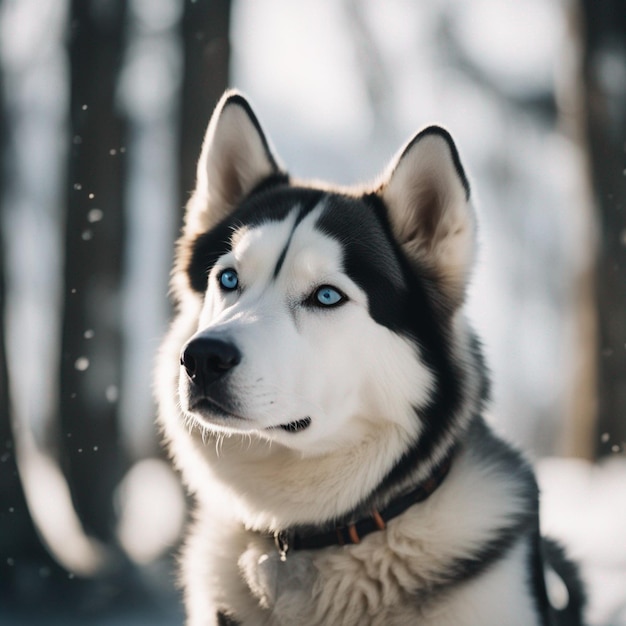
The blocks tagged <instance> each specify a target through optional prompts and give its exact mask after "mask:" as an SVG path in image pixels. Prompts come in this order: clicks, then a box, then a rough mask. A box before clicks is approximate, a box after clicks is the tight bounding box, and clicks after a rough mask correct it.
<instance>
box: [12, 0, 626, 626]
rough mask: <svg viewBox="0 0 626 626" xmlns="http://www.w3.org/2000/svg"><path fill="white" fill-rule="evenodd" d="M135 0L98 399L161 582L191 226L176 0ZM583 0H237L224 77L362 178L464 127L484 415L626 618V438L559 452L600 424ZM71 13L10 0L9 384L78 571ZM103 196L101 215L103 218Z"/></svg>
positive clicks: (605, 604)
mask: <svg viewBox="0 0 626 626" xmlns="http://www.w3.org/2000/svg"><path fill="white" fill-rule="evenodd" d="M130 10H131V26H130V30H131V42H132V43H131V44H130V45H129V50H128V55H127V59H126V61H125V69H124V72H123V75H122V80H121V83H120V85H119V93H118V94H117V98H118V102H119V106H120V107H123V108H124V110H125V111H126V113H127V115H128V117H129V119H130V120H131V124H132V128H133V133H132V135H131V136H132V141H131V142H130V143H129V145H128V146H125V147H124V148H125V149H127V150H128V159H129V169H130V182H129V185H128V189H127V196H128V197H127V203H128V207H129V216H128V229H129V233H128V238H127V241H126V243H125V250H124V251H123V252H124V255H125V258H126V274H125V278H124V284H123V285H122V290H121V298H122V302H123V307H124V309H123V310H124V311H125V314H124V330H125V342H124V355H125V356H124V371H123V373H122V378H123V380H124V381H125V383H126V384H125V385H124V387H123V389H117V388H116V387H115V386H110V387H108V388H107V401H109V402H113V403H119V414H120V416H121V425H122V430H123V436H124V443H125V445H126V446H127V448H128V449H129V450H131V451H132V455H133V458H135V459H136V464H135V465H134V466H133V467H132V469H131V470H130V471H129V472H128V474H127V475H126V477H125V479H124V481H123V483H122V484H121V485H120V488H119V494H118V495H119V509H120V521H119V528H118V536H119V541H120V543H121V545H122V546H123V547H124V549H125V551H126V553H127V554H128V556H129V557H130V559H131V560H132V561H133V562H134V563H138V564H140V566H141V567H143V568H145V571H146V572H148V574H147V576H148V577H152V579H154V578H158V579H159V581H158V583H155V584H156V586H157V587H159V586H167V585H169V584H170V579H169V578H168V577H167V574H163V572H162V570H161V569H154V565H151V564H153V563H155V562H157V560H158V559H159V558H160V557H161V556H162V554H163V553H164V552H166V551H167V550H168V549H170V548H171V546H172V545H175V544H176V541H177V539H178V537H179V533H180V528H181V525H182V523H183V520H184V510H183V509H184V498H183V496H182V494H181V492H180V488H179V487H178V483H177V481H176V479H175V477H174V476H173V475H172V473H171V472H170V470H169V469H168V467H167V466H166V465H165V464H164V463H163V462H162V461H161V460H159V459H158V458H156V457H157V453H156V445H155V440H156V437H155V434H154V426H153V420H154V411H153V406H152V400H151V392H150V371H151V365H150V364H151V362H152V359H153V355H154V351H155V349H156V347H157V345H158V341H159V337H160V336H161V335H162V333H163V330H164V329H165V328H166V325H167V317H168V314H169V308H168V304H167V300H166V298H165V294H166V291H167V277H168V272H169V265H170V260H171V250H172V242H173V240H174V237H175V234H176V231H177V228H178V223H177V215H176V214H175V211H173V207H176V203H177V197H178V196H177V193H178V190H177V188H176V185H177V180H176V177H175V174H174V170H175V166H176V163H175V154H176V153H175V141H176V129H175V127H174V126H173V124H172V115H173V111H174V110H175V107H176V104H175V102H176V97H177V94H178V89H179V79H178V74H179V71H180V64H181V58H180V52H179V51H178V49H177V36H178V35H177V31H176V28H177V24H178V21H179V20H180V15H181V5H180V3H179V2H177V1H176V0H132V1H131V2H130ZM572 14H573V12H572V8H571V3H569V2H566V1H565V0H525V1H524V2H523V3H522V2H517V3H516V2H512V1H502V0H445V1H443V2H440V1H438V0H428V1H423V2H414V1H411V0H388V1H386V2H384V3H383V2H376V1H375V0H370V1H359V0H345V1H341V2H339V1H333V0H315V1H313V0H307V1H302V2H292V1H289V0H238V1H236V2H234V3H233V5H232V16H231V46H232V59H231V84H232V85H233V86H236V87H238V88H240V89H242V90H243V91H244V92H246V93H247V94H248V95H249V96H250V98H251V100H252V102H253V104H254V106H255V109H256V111H257V113H258V114H259V117H260V119H261V122H262V123H263V125H264V127H265V129H266V131H267V132H268V133H269V135H270V136H271V137H272V139H273V142H274V144H275V146H276V149H277V151H278V153H279V155H280V156H281V157H282V159H283V161H284V162H285V163H286V164H287V166H288V167H289V169H290V171H291V172H292V173H293V174H295V175H297V176H299V177H304V178H322V179H327V180H331V181H334V182H338V183H353V182H359V181H362V180H367V179H371V178H373V177H375V176H376V175H377V174H378V172H379V171H380V170H381V169H382V168H383V167H384V166H385V164H386V163H387V161H388V159H389V158H390V157H391V156H392V155H393V154H394V153H395V152H396V151H397V150H398V148H399V147H400V146H401V145H402V144H403V143H404V142H405V141H406V140H407V139H408V138H410V137H411V136H412V135H413V134H414V133H415V132H416V131H417V130H419V129H420V128H421V127H423V126H424V125H427V124H431V123H438V124H442V125H444V126H446V127H447V128H448V129H449V130H450V131H451V133H452V134H453V136H454V137H455V139H456V142H457V146H458V147H459V150H460V152H461V158H462V159H463V162H464V164H465V167H466V169H467V170H468V173H469V174H470V179H471V183H472V191H473V195H474V199H475V204H476V206H477V208H478V211H479V219H480V242H481V250H480V258H479V262H478V266H477V268H476V273H475V278H474V282H473V286H472V290H471V295H470V302H469V305H468V313H469V315H470V317H471V319H472V321H473V323H474V325H475V326H476V328H477V330H478V331H479V333H480V334H481V336H482V337H483V339H484V342H485V346H486V351H487V356H488V361H489V363H490V367H491V369H492V371H493V376H494V402H493V415H492V418H493V421H494V423H495V424H496V426H497V428H498V429H499V430H500V431H501V432H502V433H504V434H505V436H506V437H507V438H509V439H511V440H512V441H514V442H516V443H518V444H520V445H521V446H522V447H523V448H524V449H525V450H527V451H528V453H529V455H530V456H531V457H532V458H533V459H534V460H536V461H537V466H538V471H539V477H540V481H541V484H542V488H543V491H544V510H543V515H544V517H543V519H542V523H543V525H544V528H545V529H546V530H547V531H549V532H552V534H554V535H556V536H558V537H559V538H561V539H562V540H563V541H564V542H565V543H566V545H567V546H568V547H569V548H570V550H571V553H572V554H573V555H574V556H576V557H577V558H579V559H580V560H581V562H582V564H583V574H584V577H585V579H586V580H587V582H588V584H589V589H590V596H591V598H590V600H591V602H590V609H589V620H590V624H592V626H620V625H626V538H625V537H626V533H625V532H624V529H626V462H625V461H624V458H623V443H622V442H615V446H614V447H615V450H614V452H615V455H614V458H612V459H611V460H610V461H609V462H606V463H604V464H603V465H591V464H589V463H587V462H585V461H581V460H571V459H563V458H557V457H561V456H563V455H571V454H573V453H576V454H578V455H581V454H582V455H585V454H588V452H589V450H592V449H593V448H594V443H593V442H591V441H589V442H588V447H587V448H586V449H584V446H583V448H581V446H580V443H579V442H578V443H577V439H576V434H575V433H574V432H573V426H572V425H573V424H574V423H576V420H575V419H574V417H573V416H575V415H577V411H578V410H579V408H580V404H581V403H582V402H584V398H582V399H581V396H580V394H581V393H582V391H581V388H582V387H583V386H584V385H582V386H581V371H583V370H584V367H585V364H584V363H583V362H581V361H582V358H583V357H582V356H581V354H583V353H584V345H583V339H584V327H583V321H582V320H581V312H580V309H579V306H578V302H579V299H580V292H581V289H582V287H581V285H582V284H584V277H585V276H586V274H587V273H588V271H589V264H590V262H591V259H592V250H593V245H594V244H595V223H594V220H593V215H592V211H591V208H590V201H589V197H590V191H589V182H588V178H587V172H586V169H585V168H586V163H585V158H586V156H585V153H584V150H583V149H582V147H581V143H580V138H579V136H578V134H577V132H576V129H575V120H576V115H577V110H576V107H577V104H576V98H575V92H576V72H577V71H578V68H579V63H580V58H579V49H578V46H577V43H576V39H575V37H574V33H573V30H572V29H573V26H572ZM66 19H67V6H66V5H65V3H64V2H63V1H62V0H12V1H7V0H4V2H2V3H0V20H1V21H0V53H1V58H2V63H3V69H4V80H5V90H6V93H7V107H8V109H9V118H10V120H11V127H12V128H11V137H12V146H13V150H14V160H13V162H12V163H10V164H9V166H8V168H7V169H8V171H10V173H11V175H10V177H9V180H8V184H6V189H5V203H6V207H7V208H6V210H5V211H4V222H3V223H2V235H3V238H4V246H5V250H6V255H7V257H6V258H7V263H6V265H7V285H8V295H7V300H6V314H7V351H8V354H9V361H10V362H11V363H12V371H11V372H10V373H11V391H12V394H13V402H14V410H15V414H16V416H17V418H18V420H19V421H20V423H21V424H22V425H23V432H24V433H25V434H24V436H23V439H24V441H23V445H24V446H25V449H26V450H28V451H29V455H30V456H29V458H30V459H31V462H30V463H29V464H28V467H29V469H28V472H27V474H28V476H29V477H30V487H29V490H30V494H31V498H32V502H31V507H32V508H33V515H34V517H35V518H36V519H38V520H39V522H40V523H41V524H42V529H41V530H42V532H43V534H44V536H45V537H46V539H47V541H48V542H49V543H51V544H53V547H55V549H56V550H57V553H58V555H60V558H62V559H65V563H66V565H67V566H68V567H69V568H70V570H71V569H72V567H75V568H78V569H80V568H81V567H84V564H85V562H87V561H88V560H89V559H95V560H96V561H97V550H96V551H94V546H93V545H91V544H89V542H88V541H87V542H85V540H84V538H83V539H82V541H83V543H81V539H80V537H81V533H82V530H81V528H80V523H79V521H78V520H77V519H76V518H75V517H74V516H73V514H72V513H71V511H69V509H63V507H59V506H58V503H59V502H67V501H68V495H67V493H66V487H65V486H64V484H63V481H62V480H61V479H60V475H59V473H58V470H56V469H55V467H54V466H53V464H51V463H50V462H49V459H48V457H47V456H46V455H45V454H43V455H42V454H41V450H39V449H38V446H37V442H38V441H41V440H42V439H44V437H43V435H42V433H44V432H45V430H46V428H48V427H49V424H50V415H51V413H52V406H53V404H54V399H55V394H56V391H55V384H56V378H55V377H54V376H51V375H50V374H49V372H51V371H53V370H54V367H55V364H56V363H57V361H58V353H59V349H60V348H59V334H58V329H59V328H60V315H61V309H60V297H61V296H60V294H61V288H60V284H59V281H60V279H61V278H60V277H61V270H60V267H61V246H62V226H61V217H60V216H61V215H62V211H61V207H60V202H61V198H62V194H61V185H62V181H63V167H62V162H63V158H64V154H65V152H64V151H65V147H64V141H65V138H66V132H67V129H66V124H67V119H66V107H67V98H68V94H67V93H66V91H65V89H64V88H63V87H62V85H64V83H65V80H66V78H67V67H66V61H67V60H66V56H65V55H66V52H65V49H64V32H65V31H64V28H65V20H66ZM209 115H210V111H206V120H207V121H208V117H209ZM96 200H97V199H96ZM91 215H92V217H93V219H94V222H97V221H98V220H99V219H102V218H103V217H104V219H106V215H104V216H102V215H100V214H98V213H91ZM86 236H89V235H86ZM139 307H141V310H142V315H141V316H137V314H136V311H137V310H138V308H139ZM84 330H85V329H79V332H84ZM76 366H77V368H81V367H84V368H88V367H90V366H93V364H90V363H89V362H88V361H87V362H85V361H82V362H79V361H77V365H76ZM32 380H39V381H41V383H42V384H43V386H44V387H43V392H42V393H39V394H33V393H32V391H31V389H32V387H31V382H32ZM131 390H132V392H131ZM589 435H590V436H591V434H590V433H589ZM607 436H609V437H610V434H607ZM44 453H45V451H44ZM7 505H8V504H7ZM2 506H3V507H4V506H5V503H2ZM56 509H59V510H58V511H57V514H56V516H55V515H52V514H51V511H53V510H56ZM147 511H148V512H149V515H146V512H147ZM147 519H149V520H150V521H149V523H147V522H146V520H147ZM43 526H45V527H43ZM68 529H69V530H68ZM70 540H71V542H72V543H71V546H72V549H71V550H67V546H68V545H70V544H69V543H68V542H69V541H70ZM64 546H65V547H64ZM9 558H10V557H9ZM151 568H152V569H151ZM161 617H163V615H162V616H161ZM171 619H173V620H176V619H178V618H177V617H172V618H171ZM133 620H135V621H133ZM140 620H141V618H132V619H131V618H126V621H125V622H124V619H122V618H120V619H119V621H117V622H116V623H140ZM156 620H157V618H156V617H154V616H153V617H152V618H150V619H149V620H148V621H147V622H146V623H157V621H156ZM1 623H4V622H3V618H2V612H1V610H0V624H1ZM9 623H11V622H9ZM42 623H43V622H42ZM93 623H96V621H94V622H93ZM98 623H99V622H98ZM102 623H104V622H102ZM170 623H176V622H175V621H173V622H170Z"/></svg>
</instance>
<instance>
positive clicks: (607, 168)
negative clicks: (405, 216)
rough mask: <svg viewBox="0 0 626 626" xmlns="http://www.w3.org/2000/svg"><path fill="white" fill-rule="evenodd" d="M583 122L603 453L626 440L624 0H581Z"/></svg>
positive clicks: (598, 445) (599, 438)
mask: <svg viewBox="0 0 626 626" xmlns="http://www.w3.org/2000/svg"><path fill="white" fill-rule="evenodd" d="M582 12H583V46H584V58H583V83H584V85H583V86H584V94H585V126H586V135H587V141H588V149H589V155H590V164H591V176H592V184H593V191H594V200H595V205H596V212H597V216H598V224H599V240H598V250H597V261H596V275H595V283H596V291H595V298H596V308H597V316H598V353H597V355H596V358H597V367H598V373H597V384H598V387H597V388H598V421H597V439H596V451H597V453H598V455H604V454H607V453H610V452H612V451H613V452H615V451H617V450H619V449H620V448H621V449H622V450H623V449H624V442H626V89H625V88H624V85H625V84H626V76H625V73H626V72H625V68H626V2H624V0H606V1H604V2H596V1H595V0H582Z"/></svg>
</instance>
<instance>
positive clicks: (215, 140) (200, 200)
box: [185, 91, 281, 235]
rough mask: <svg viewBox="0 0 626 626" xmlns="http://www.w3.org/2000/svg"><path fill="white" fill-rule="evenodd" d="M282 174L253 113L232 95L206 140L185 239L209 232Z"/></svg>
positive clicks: (221, 107)
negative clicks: (261, 186) (266, 182)
mask: <svg viewBox="0 0 626 626" xmlns="http://www.w3.org/2000/svg"><path fill="white" fill-rule="evenodd" d="M280 172H281V168H280V166H279V164H278V160H277V158H276V157H275V156H274V153H273V151H272V149H271V147H270V144H269V141H268V139H267V138H266V136H265V134H264V133H263V130H262V129H261V125H260V124H259V121H258V120H257V118H256V116H255V115H254V112H253V111H252V107H251V106H250V104H249V103H248V101H247V100H246V98H244V96H243V95H241V94H240V93H239V92H237V91H227V92H226V93H225V94H224V95H223V96H222V99H221V100H220V101H219V103H218V105H217V106H216V108H215V111H214V113H213V115H212V117H211V121H210V122H209V127H208V129H207V132H206V135H205V137H204V143H203V144H202V152H201V154H200V160H199V161H198V169H197V175H196V176H197V178H196V189H195V191H194V193H193V195H192V197H191V199H190V200H189V203H188V204H187V211H186V215H185V234H187V235H193V234H198V233H202V232H206V231H207V230H209V229H210V228H211V227H213V226H214V225H215V224H217V223H218V222H219V221H220V220H221V219H222V218H224V217H225V216H226V215H228V213H229V212H230V211H231V210H232V209H233V208H234V207H235V206H236V205H237V203H238V202H240V201H241V200H242V198H244V197H245V196H246V195H247V194H248V193H249V192H250V191H252V189H253V188H254V187H255V186H256V185H258V184H259V183H260V182H261V181H262V180H264V179H265V178H267V177H269V176H271V175H273V174H278V173H280Z"/></svg>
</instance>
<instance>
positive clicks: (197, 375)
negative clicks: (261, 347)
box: [180, 336, 241, 387]
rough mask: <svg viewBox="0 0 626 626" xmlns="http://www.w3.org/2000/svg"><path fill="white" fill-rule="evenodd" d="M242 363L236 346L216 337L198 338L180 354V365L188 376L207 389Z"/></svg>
mask: <svg viewBox="0 0 626 626" xmlns="http://www.w3.org/2000/svg"><path fill="white" fill-rule="evenodd" d="M240 362H241V352H239V349H238V348H237V346H235V344H233V343H231V342H230V341H227V340H225V339H218V338H216V337H202V336H199V337H196V338H195V339H192V340H191V341H190V342H189V343H188V344H187V345H186V346H185V347H184V348H183V350H182V352H181V354H180V364H181V365H182V366H183V367H184V368H185V370H186V372H187V376H189V378H191V380H192V381H193V382H194V383H196V385H198V386H200V387H206V386H208V385H210V384H211V383H212V382H214V381H216V380H217V379H218V378H220V377H222V376H223V375H224V374H226V372H228V371H230V370H231V369H233V367H235V366H236V365H238V364H239V363H240Z"/></svg>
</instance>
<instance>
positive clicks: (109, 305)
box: [60, 0, 140, 541]
mask: <svg viewBox="0 0 626 626" xmlns="http://www.w3.org/2000/svg"><path fill="white" fill-rule="evenodd" d="M125 17H126V1H125V0H108V2H100V1H98V0H73V1H72V3H71V17H70V19H71V24H70V38H69V60H70V81H71V85H70V124H71V131H70V132H71V142H72V145H71V150H70V155H69V166H68V181H67V185H68V187H67V189H68V191H67V194H68V195H67V204H66V206H67V215H66V224H65V268H64V288H65V293H64V304H63V307H64V310H63V329H62V361H61V400H60V424H61V433H60V436H61V441H60V445H61V452H62V453H61V458H62V460H63V463H64V471H65V473H66V476H67V479H68V483H69V485H70V489H71V492H72V497H73V500H74V505H75V507H76V510H77V512H78V514H79V516H80V518H81V520H82V521H83V524H84V526H85V529H86V530H87V532H89V533H92V534H94V535H95V536H96V537H98V538H100V539H102V540H104V541H107V540H110V539H111V537H112V532H113V525H114V511H113V501H112V494H113V490H114V488H115V486H116V485H117V484H118V482H119V480H120V478H121V475H122V472H123V470H124V467H123V459H122V447H121V446H120V442H119V429H118V422H117V415H118V411H117V398H118V395H119V391H120V371H121V302H120V300H121V299H120V283H121V278H122V255H123V250H124V231H125V228H124V226H125V224H124V213H123V196H124V194H123V182H124V174H125V162H126V159H125V152H126V149H125V145H124V123H123V120H122V118H121V114H120V112H119V110H118V109H117V107H116V91H117V85H118V77H119V73H120V67H121V63H122V56H123V51H124V50H123V49H124V29H125ZM137 314H138V315H139V314H140V312H139V311H138V312H137Z"/></svg>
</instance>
